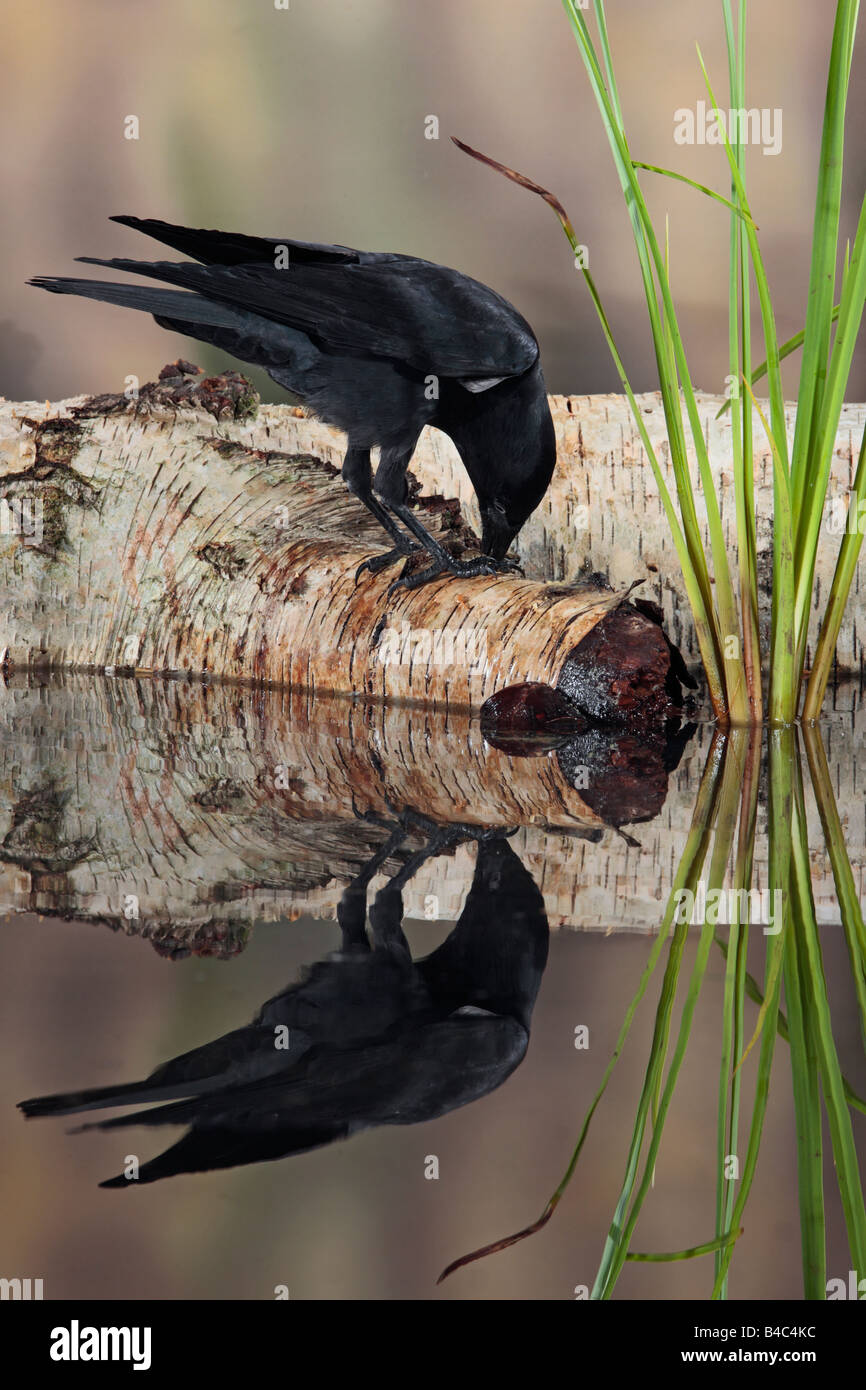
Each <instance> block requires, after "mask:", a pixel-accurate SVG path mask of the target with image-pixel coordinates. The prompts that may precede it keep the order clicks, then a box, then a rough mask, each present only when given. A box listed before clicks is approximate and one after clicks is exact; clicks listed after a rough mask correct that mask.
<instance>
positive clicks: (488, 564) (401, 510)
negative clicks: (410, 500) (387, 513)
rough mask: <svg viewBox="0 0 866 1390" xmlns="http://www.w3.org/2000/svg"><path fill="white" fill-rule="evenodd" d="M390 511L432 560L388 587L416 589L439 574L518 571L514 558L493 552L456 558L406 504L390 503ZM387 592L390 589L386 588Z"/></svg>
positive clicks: (508, 572)
mask: <svg viewBox="0 0 866 1390" xmlns="http://www.w3.org/2000/svg"><path fill="white" fill-rule="evenodd" d="M391 511H392V512H394V514H395V516H398V517H399V518H400V520H401V521H402V522H403V524H404V525H405V526H407V527H408V528H409V530H410V531H411V532H412V534H413V535H415V536H417V537H418V539H419V541H420V542H421V544H422V545H423V546H424V548H425V549H426V550H427V551H429V553H430V555H432V557H433V560H434V563H433V564H432V565H430V566H429V567H428V568H427V569H423V570H419V571H418V572H417V573H416V574H409V573H403V574H401V575H400V578H399V579H395V581H394V583H393V584H392V585H391V589H418V588H420V587H421V585H422V584H427V583H429V581H430V580H431V579H436V578H438V576H439V575H441V574H456V575H465V576H470V577H471V576H473V575H476V574H514V573H517V574H519V573H521V572H522V571H521V569H520V566H519V564H518V563H517V561H516V560H496V559H494V557H493V556H492V555H479V556H478V557H477V559H475V560H458V559H456V557H455V556H454V555H451V554H450V553H449V552H448V551H447V550H446V549H445V547H444V546H443V545H440V544H439V542H438V541H437V539H436V537H435V536H431V534H430V532H429V531H428V530H427V528H426V527H425V526H424V525H422V523H421V522H420V521H419V520H418V518H417V516H415V515H414V514H413V512H412V511H411V510H410V508H409V507H407V506H406V505H405V503H399V504H397V505H396V506H395V505H394V504H391ZM389 592H390V590H389Z"/></svg>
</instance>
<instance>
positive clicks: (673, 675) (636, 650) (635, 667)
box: [557, 603, 693, 724]
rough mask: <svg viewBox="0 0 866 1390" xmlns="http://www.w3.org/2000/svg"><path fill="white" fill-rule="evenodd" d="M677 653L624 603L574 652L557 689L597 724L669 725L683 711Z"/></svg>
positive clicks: (659, 630)
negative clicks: (676, 661) (666, 722)
mask: <svg viewBox="0 0 866 1390" xmlns="http://www.w3.org/2000/svg"><path fill="white" fill-rule="evenodd" d="M672 651H673V652H675V651H676V649H675V648H673V649H672V644H671V643H670V642H669V641H668V639H667V638H666V636H665V634H664V632H663V631H662V628H661V626H660V624H659V623H658V621H656V620H655V619H654V618H653V617H650V616H648V615H647V614H646V612H640V611H639V609H638V608H637V607H636V606H635V605H634V604H632V603H621V604H620V605H619V607H618V608H615V609H613V611H612V612H610V613H608V614H606V615H605V617H603V618H602V619H601V621H600V622H598V623H596V625H595V627H594V628H593V629H592V630H591V631H590V632H588V633H587V635H586V636H585V637H584V638H583V640H582V641H581V642H580V643H579V644H578V645H577V646H576V647H575V648H574V649H573V650H572V651H571V652H570V653H569V655H568V656H567V658H566V660H565V664H564V666H563V668H562V673H561V675H560V677H559V681H558V682H557V689H558V690H559V691H560V692H561V693H562V694H564V695H567V696H568V698H569V699H570V700H571V702H572V704H573V705H574V707H575V709H576V710H578V711H579V712H580V713H581V714H583V715H585V716H586V718H588V719H591V720H592V721H593V722H594V723H596V724H612V723H614V724H633V723H635V722H639V723H641V724H644V723H655V724H658V723H664V722H665V721H666V720H668V719H671V718H674V717H675V716H677V715H679V714H680V713H681V712H682V709H683V693H682V686H681V683H680V682H681V676H682V673H679V674H678V672H677V671H676V670H675V669H674V667H675V661H674V657H673V655H672ZM684 670H685V668H684V667H683V671H684ZM685 674H686V678H687V679H689V680H690V679H691V678H690V677H688V673H687V672H686V673H685ZM692 683H693V682H692Z"/></svg>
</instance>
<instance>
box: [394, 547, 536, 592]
mask: <svg viewBox="0 0 866 1390" xmlns="http://www.w3.org/2000/svg"><path fill="white" fill-rule="evenodd" d="M443 574H453V575H458V576H460V577H462V578H473V577H474V576H475V575H478V574H520V575H522V574H523V570H522V568H521V566H520V564H519V562H518V561H517V560H494V558H493V556H492V555H479V556H477V557H476V559H474V560H457V559H455V558H454V556H449V557H448V559H447V560H438V559H437V561H436V563H435V564H432V565H428V566H427V568H426V569H423V570H416V571H415V572H414V573H413V571H412V570H411V568H410V565H409V564H407V565H406V566H405V568H404V570H403V573H402V574H401V575H400V577H399V579H395V580H394V583H393V584H391V585H390V587H389V589H388V593H389V594H393V593H395V592H396V591H397V590H398V589H420V588H421V586H422V585H423V584H429V583H430V582H431V580H433V579H439V578H441V576H442V575H443Z"/></svg>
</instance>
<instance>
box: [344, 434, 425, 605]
mask: <svg viewBox="0 0 866 1390" xmlns="http://www.w3.org/2000/svg"><path fill="white" fill-rule="evenodd" d="M342 476H343V482H344V483H345V484H346V487H347V488H348V489H349V491H350V492H351V493H352V494H353V496H355V497H357V498H358V501H359V502H363V504H364V506H365V507H366V508H367V510H368V511H369V512H372V514H373V516H374V517H375V518H376V520H377V521H378V522H379V524H380V525H381V526H384V528H385V530H386V531H387V532H388V535H389V536H390V537H391V539H392V541H393V542H394V549H393V550H389V551H387V552H386V553H385V554H384V555H376V556H375V557H373V558H371V559H369V560H365V561H364V563H363V564H361V565H359V566H358V569H357V570H356V572H355V578H356V579H357V578H358V576H359V575H360V574H362V573H363V571H364V570H366V569H368V570H370V572H371V573H372V574H377V573H378V571H379V570H382V569H384V568H385V566H386V565H393V564H394V562H395V560H399V559H401V558H405V557H407V556H409V555H411V554H412V552H413V550H415V549H417V547H416V545H415V542H414V541H413V540H412V539H411V537H410V536H407V535H406V533H405V531H402V530H401V529H400V527H399V526H398V525H397V523H396V521H395V520H394V518H393V517H392V516H391V515H390V513H389V512H388V511H387V510H386V508H385V507H383V506H382V503H381V502H380V501H379V499H378V497H375V496H374V495H373V480H372V468H371V465H370V450H369V449H362V448H360V447H359V446H358V445H354V444H350V445H349V447H348V449H347V450H346V457H345V458H344V459H343V468H342Z"/></svg>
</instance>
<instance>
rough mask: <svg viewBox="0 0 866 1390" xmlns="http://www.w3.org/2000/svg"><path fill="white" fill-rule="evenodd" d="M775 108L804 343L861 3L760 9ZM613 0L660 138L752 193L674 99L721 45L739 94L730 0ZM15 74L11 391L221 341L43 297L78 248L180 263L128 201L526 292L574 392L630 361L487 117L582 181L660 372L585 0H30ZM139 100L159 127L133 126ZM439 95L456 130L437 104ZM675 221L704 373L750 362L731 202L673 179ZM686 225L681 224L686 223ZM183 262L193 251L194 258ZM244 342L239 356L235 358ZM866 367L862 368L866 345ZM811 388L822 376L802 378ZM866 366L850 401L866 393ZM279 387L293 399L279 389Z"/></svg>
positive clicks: (680, 99)
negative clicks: (738, 295) (841, 40)
mask: <svg viewBox="0 0 866 1390" xmlns="http://www.w3.org/2000/svg"><path fill="white" fill-rule="evenodd" d="M749 10H750V18H749V34H750V52H751V62H750V77H749V103H750V105H755V106H758V107H769V108H775V107H781V108H782V110H783V148H782V152H781V153H780V154H779V155H778V156H776V157H772V156H766V155H763V154H762V153H761V152H760V150H752V151H750V166H749V172H750V187H751V193H752V199H753V206H754V211H755V214H756V218H757V220H758V222H759V224H760V227H761V236H762V243H763V249H764V254H765V257H766V261H767V264H768V267H769V272H770V276H771V283H772V287H773V290H774V294H775V297H776V305H777V313H778V316H779V333H780V337H781V338H782V339H784V338H785V337H787V336H789V335H790V334H791V333H793V332H796V330H797V329H798V328H799V327H800V326H801V325H802V322H803V318H804V312H805V294H806V284H807V276H808V263H809V239H810V235H811V225H812V198H813V194H814V185H815V175H816V164H817V154H818V147H819V140H820V126H821V116H822V110H823V88H824V82H825V78H826V67H827V59H828V54H829V45H830V37H831V31H832V20H833V10H834V7H833V6H832V5H831V4H830V3H829V0H828V2H827V3H824V4H820V5H816V4H814V3H812V0H808V3H807V0H793V2H792V0H761V3H760V4H757V5H756V4H753V5H751V6H750V7H749ZM608 18H609V24H610V29H611V35H612V42H613V46H614V57H615V61H616V64H617V69H618V74H619V82H620V89H621V94H622V97H623V102H624V107H625V115H626V122H627V128H628V130H629V132H630V135H631V139H632V143H633V147H634V151H635V154H636V155H638V156H639V157H642V158H645V159H647V160H649V161H650V162H655V163H659V164H663V165H668V166H674V167H675V168H677V169H679V170H681V171H682V172H685V173H687V174H689V175H690V176H692V177H697V178H700V179H701V180H702V181H704V182H706V183H709V184H711V185H712V186H714V187H715V188H717V189H719V191H721V192H727V187H728V178H727V171H726V164H725V157H724V152H723V151H722V150H720V149H719V148H718V147H708V146H703V147H701V146H697V147H681V146H678V145H676V144H675V143H674V140H673V112H674V111H675V110H676V108H678V107H683V106H686V107H691V108H694V106H695V103H696V102H697V101H698V100H700V99H702V98H703V97H704V95H705V94H704V90H703V86H702V80H701V76H700V71H699V68H698V64H697V60H696V55H695V47H694V44H695V40H696V39H698V40H699V41H700V43H701V45H702V49H703V52H704V54H705V56H706V59H707V62H708V64H709V68H710V72H711V74H712V76H713V79H714V81H715V83H716V86H717V89H718V90H719V92H720V94H721V93H724V92H725V89H726V74H727V67H726V60H725V55H724V42H723V30H722V20H721V5H720V4H719V3H718V0H652V3H647V0H611V2H610V4H609V5H608ZM863 43H864V37H863V34H862V32H861V35H860V39H859V47H858V54H857V55H856V56H855V79H854V83H853V90H852V96H851V111H850V120H849V128H850V138H849V146H848V161H847V169H846V187H847V190H848V197H847V200H846V226H847V227H848V228H849V229H853V226H854V224H855V221H856V215H857V211H858V209H859V198H860V195H861V190H862V186H863V181H864V180H863V174H864V159H866V139H864V134H863V130H864V121H863V115H864V96H863V92H864V87H863V83H862V81H859V80H858V77H857V74H858V73H862V71H863V60H864V57H866V55H864V51H863ZM4 50H5V63H4V81H3V84H2V90H0V117H2V119H0V130H2V132H3V133H2V137H0V142H2V143H0V160H2V188H3V252H4V270H5V275H4V280H5V287H4V295H3V303H2V305H0V391H2V392H3V393H4V394H6V395H7V396H9V397H12V398H34V397H36V398H45V397H50V398H52V399H57V398H60V397H63V396H68V395H72V394H76V393H78V392H81V391H96V390H108V389H117V388H118V386H122V383H123V378H124V377H125V376H126V375H127V374H128V373H134V374H136V375H138V376H140V377H141V379H142V380H145V379H148V378H150V377H152V376H153V374H154V372H155V370H157V369H158V368H159V367H160V366H161V365H162V364H163V363H164V362H165V361H168V360H170V359H171V358H173V357H175V356H177V355H178V353H179V352H184V351H185V352H187V353H188V354H190V355H192V356H193V358H194V360H198V361H200V362H201V363H203V365H205V366H215V365H217V358H216V357H214V356H211V355H209V354H208V352H207V350H205V349H204V348H200V347H198V346H196V347H195V348H194V349H192V348H190V347H189V346H188V345H186V344H184V342H183V340H182V339H180V338H177V337H174V336H171V335H167V334H165V333H164V332H163V331H162V330H160V329H158V328H157V327H156V325H155V324H153V323H152V321H151V320H150V319H149V318H147V317H145V316H143V315H137V314H134V313H132V312H126V311H124V312H122V313H121V312H119V311H117V310H115V309H111V308H108V307H106V306H104V305H95V304H89V303H86V302H82V301H71V300H60V299H57V298H54V297H49V296H48V295H46V294H44V293H43V292H41V291H37V290H33V289H28V288H27V287H25V284H24V281H25V280H26V278H27V277H28V276H31V275H34V274H70V273H76V272H75V268H74V265H73V257H74V256H75V255H81V254H90V255H130V256H141V257H143V258H148V257H152V256H158V255H159V254H160V251H159V248H158V247H156V246H155V245H154V244H152V243H149V242H147V241H146V240H145V239H143V238H141V237H138V236H136V235H135V234H134V233H132V232H129V231H127V230H125V229H123V228H120V227H115V226H112V225H111V224H110V223H109V222H107V220H106V219H107V217H108V216H109V215H110V214H111V213H116V212H134V213H137V214H139V215H143V216H154V217H162V218H164V219H167V220H169V221H177V222H184V223H189V224H197V225H205V226H219V227H224V228H230V229H236V230H244V231H248V232H264V233H271V234H274V235H285V236H294V237H299V238H306V239H316V240H324V241H339V242H344V243H347V244H349V245H353V246H359V247H365V248H375V249H393V250H402V251H410V252H413V253H416V254H418V255H421V256H425V257H428V258H430V259H433V260H437V261H441V262H444V263H446V264H452V265H455V266H457V267H458V268H460V269H462V270H464V271H466V272H468V273H470V274H472V275H475V276H477V277H478V278H480V279H482V280H484V281H486V282H488V283H490V284H492V285H493V286H494V287H496V288H497V289H499V290H500V291H501V292H502V293H504V294H505V295H507V296H508V297H509V298H511V299H513V300H514V302H515V303H516V304H517V305H518V306H519V307H520V309H521V310H522V311H523V312H524V313H525V314H526V316H527V318H528V319H529V320H530V322H531V323H532V324H533V326H534V327H535V329H536V331H537V333H538V335H539V338H540V340H541V344H542V350H543V357H544V362H545V368H546V374H547V379H548V385H549V387H550V389H551V390H554V391H562V392H565V391H571V392H577V393H583V392H590V391H599V390H613V389H616V388H617V384H618V383H617V378H616V376H615V373H614V371H613V367H612V365H611V363H610V361H609V358H608V354H607V349H606V347H605V344H604V341H603V339H602V336H601V333H600V330H599V328H598V325H597V322H596V319H595V314H594V311H593V309H592V306H591V304H590V302H589V299H588V296H587V293H586V290H585V287H584V285H583V282H582V280H581V278H580V277H579V276H578V275H577V273H576V272H575V271H574V269H573V267H572V264H571V257H570V253H569V250H568V246H567V244H566V242H565V239H564V237H563V236H562V233H561V231H560V229H559V227H558V225H557V223H556V221H555V219H554V217H553V215H552V214H551V212H550V211H549V210H548V209H547V208H546V207H544V205H543V204H542V203H541V202H540V201H539V200H538V199H536V198H534V197H532V195H530V194H528V193H526V192H524V191H522V190H521V189H518V188H516V187H515V186H513V185H511V184H509V183H507V182H506V181H505V180H503V179H501V178H499V177H498V176H496V175H495V174H493V173H491V172H489V171H487V170H485V169H482V168H481V167H480V166H477V165H475V164H474V163H473V162H472V161H470V160H468V159H467V158H466V157H465V156H464V155H462V154H460V153H459V152H458V151H457V150H456V149H455V148H454V147H453V146H452V145H451V143H450V141H449V140H448V136H449V134H451V133H455V134H459V135H460V136H461V137H462V138H463V139H465V140H467V141H469V142H470V143H471V144H474V145H475V146H477V147H480V148H481V149H483V150H485V151H488V152H489V153H491V154H492V155H494V156H495V157H497V158H499V159H501V160H504V161H505V162H506V163H509V164H511V165H512V166H513V167H515V168H518V169H520V170H522V171H524V172H526V173H528V174H530V175H531V176H532V177H534V178H536V179H538V180H540V181H541V182H542V183H544V184H546V185H547V186H548V187H550V188H552V189H554V190H555V191H556V192H557V193H558V194H559V196H560V197H561V198H562V200H563V202H564V203H565V205H566V206H567V208H568V209H569V211H570V213H571V215H572V218H573V220H574V222H575V225H576V227H577V229H578V234H579V236H580V238H581V240H582V241H583V242H585V243H586V244H587V246H588V247H589V263H590V267H591V269H592V271H593V274H594V276H595V278H596V281H597V283H598V285H599V287H600V289H601V292H602V295H603V297H604V299H605V303H606V305H607V307H608V311H609V313H610V314H611V316H612V318H613V321H614V325H615V328H616V331H617V334H618V337H619V339H620V343H621V347H622V349H623V351H624V355H625V357H626V362H627V365H628V367H629V369H630V371H631V373H632V378H633V382H634V384H635V385H636V387H637V388H639V389H650V388H652V387H654V385H655V376H654V365H653V361H652V354H651V348H650V343H649V338H648V332H647V326H646V313H645V308H644V306H643V302H642V297H641V289H640V285H639V281H638V277H637V272H636V264H635V255H634V250H633V245H632V242H631V233H630V229H629V224H628V219H627V216H626V213H625V209H624V206H623V203H622V199H621V196H620V192H619V187H618V184H617V181H616V177H615V174H614V171H613V166H612V162H611V159H610V154H609V150H608V147H607V143H606V140H605V138H604V136H603V133H602V130H601V125H600V121H599V117H598V113H597V111H596V109H595V106H594V103H593V101H592V98H591V95H590V92H589V87H588V83H587V80H586V77H585V74H584V70H583V66H582V63H581V61H580V57H579V54H578V51H577V47H576V44H575V42H574V40H573V38H572V35H571V31H570V28H569V26H568V22H567V20H566V17H565V14H564V12H563V10H562V8H561V6H560V5H559V4H558V3H557V0H544V3H541V2H540V0H508V3H507V4H504V5H503V4H502V3H498V0H469V3H467V0H437V3H436V4H435V5H430V4H429V3H428V0H291V3H290V8H289V10H287V11H283V10H277V9H275V8H274V5H273V3H272V0H255V2H254V3H250V0H207V3H205V0H150V3H148V4H146V5H133V4H131V3H128V0H127V3H123V4H109V3H105V0H76V4H75V5H63V6H62V5H56V4H55V5H28V4H25V3H24V2H23V0H12V3H10V4H9V5H7V6H6V7H5V11H4ZM127 115H136V116H137V117H138V119H139V122H140V139H139V140H137V141H135V140H127V139H125V138H124V118H125V117H126V116H127ZM428 115H436V116H438V118H439V121H440V138H439V140H436V141H434V140H427V139H425V136H424V121H425V117H426V116H428ZM646 186H647V187H648V189H649V191H650V194H651V199H652V207H653V209H654V211H655V212H656V213H658V214H659V215H660V216H661V217H662V219H663V216H664V212H665V209H669V210H670V214H671V254H672V261H673V277H674V286H675V291H676V295H677V300H678V304H679V307H680V312H681V316H682V326H683V329H684V332H685V333H686V335H687V344H688V348H689V351H690V356H691V360H692V362H693V373H694V378H695V381H696V384H697V385H699V386H701V387H703V388H705V389H708V390H714V391H721V390H722V389H723V383H724V377H725V373H726V371H727V328H726V315H727V291H726V264H727V247H728V221H727V216H726V214H725V212H724V210H723V209H722V208H720V207H719V206H718V205H715V204H712V203H711V202H710V201H709V200H708V199H705V198H702V197H701V196H700V195H699V194H697V193H695V192H693V191H692V190H691V189H688V188H685V187H683V186H677V185H674V184H672V183H671V182H670V181H668V180H660V179H658V178H655V177H654V176H652V175H649V174H648V175H646ZM662 225H663V223H662ZM166 254H169V255H170V254H173V253H166ZM219 361H220V362H224V361H225V358H224V356H222V355H220V358H219ZM861 367H862V363H861ZM787 384H788V391H789V394H793V393H794V391H795V388H796V371H795V372H793V373H791V372H789V374H788V383H787ZM864 390H866V374H864V372H863V370H862V369H861V370H859V371H858V372H857V373H856V374H855V379H854V380H853V381H852V382H851V389H850V391H849V395H850V396H856V397H857V398H861V397H862V395H863V394H864ZM268 393H269V396H270V398H271V399H275V398H279V392H278V390H277V388H276V387H273V386H269V387H268Z"/></svg>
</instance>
